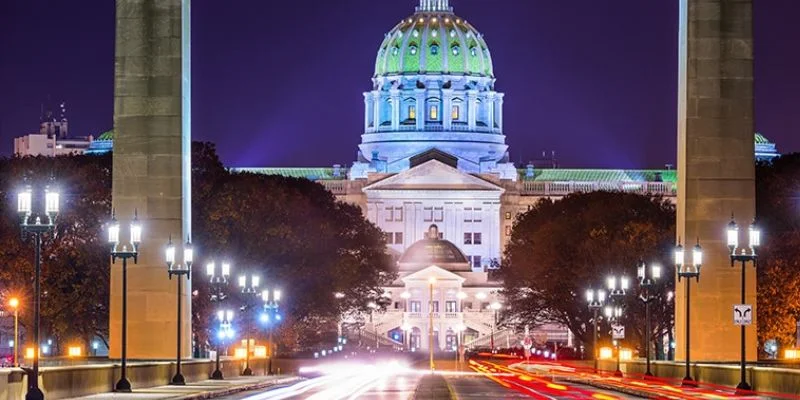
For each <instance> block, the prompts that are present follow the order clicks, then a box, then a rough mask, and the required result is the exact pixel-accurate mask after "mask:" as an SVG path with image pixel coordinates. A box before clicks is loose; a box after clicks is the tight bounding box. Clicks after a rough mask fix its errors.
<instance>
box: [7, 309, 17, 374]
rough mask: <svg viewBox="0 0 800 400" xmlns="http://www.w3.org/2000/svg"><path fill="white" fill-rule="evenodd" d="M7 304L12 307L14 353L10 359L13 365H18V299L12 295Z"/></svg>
mask: <svg viewBox="0 0 800 400" xmlns="http://www.w3.org/2000/svg"><path fill="white" fill-rule="evenodd" d="M8 305H9V306H10V307H11V308H13V309H14V348H13V349H12V350H13V351H14V354H13V355H12V357H11V358H12V360H13V363H12V364H11V365H13V366H14V367H19V351H18V350H17V349H18V348H19V299H18V298H16V297H12V298H11V299H9V300H8Z"/></svg>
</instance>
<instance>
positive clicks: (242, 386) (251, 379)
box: [65, 375, 300, 400]
mask: <svg viewBox="0 0 800 400" xmlns="http://www.w3.org/2000/svg"><path fill="white" fill-rule="evenodd" d="M298 380H300V378H298V377H295V376H287V375H281V376H247V377H241V376H237V377H233V378H230V379H227V378H226V379H225V380H221V381H216V380H211V379H209V380H205V381H201V382H192V383H187V384H186V386H170V385H166V386H156V387H151V388H143V389H134V391H133V393H113V392H112V393H101V394H95V395H92V396H85V397H73V398H70V399H65V400H116V399H122V400H140V399H141V400H165V399H170V400H197V399H213V398H215V397H221V396H227V395H230V394H234V393H239V392H244V391H247V390H255V389H263V388H267V387H270V386H276V385H284V384H291V383H293V382H296V381H298Z"/></svg>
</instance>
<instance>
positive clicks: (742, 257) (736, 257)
mask: <svg viewBox="0 0 800 400" xmlns="http://www.w3.org/2000/svg"><path fill="white" fill-rule="evenodd" d="M748 236H749V239H750V240H749V243H748V247H749V248H750V251H749V252H748V251H747V250H746V249H744V248H743V249H741V252H739V254H737V253H736V250H738V249H737V248H738V247H739V226H738V225H736V221H734V219H733V214H731V222H730V223H729V224H728V248H729V249H730V251H731V267H733V266H734V265H735V263H736V261H740V262H741V263H742V302H741V304H745V301H747V300H746V299H745V295H746V293H745V291H746V286H745V276H746V272H747V262H748V261H750V262H752V263H753V268H756V264H757V262H758V255H757V254H756V248H758V246H760V245H761V230H760V229H759V228H758V226H757V225H756V223H755V221H753V223H752V224H750V229H749V235H748ZM745 328H746V326H745V325H744V324H742V325H741V332H742V334H741V336H742V349H741V353H742V354H741V355H742V362H741V381H740V382H739V384H738V385H736V391H737V392H740V391H749V390H751V387H750V384H748V383H747V376H746V372H745V368H746V367H747V358H746V354H747V348H746V347H745Z"/></svg>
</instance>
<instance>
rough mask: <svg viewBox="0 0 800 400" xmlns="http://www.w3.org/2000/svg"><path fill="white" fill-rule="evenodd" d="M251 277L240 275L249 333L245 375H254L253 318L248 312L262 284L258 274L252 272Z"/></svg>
mask: <svg viewBox="0 0 800 400" xmlns="http://www.w3.org/2000/svg"><path fill="white" fill-rule="evenodd" d="M249 278H250V279H248V275H247V274H244V275H239V289H240V290H241V292H242V294H243V295H244V305H243V306H242V313H243V314H244V315H245V317H246V319H247V327H246V329H247V334H245V340H246V343H245V353H246V354H245V356H244V357H245V361H244V370H242V375H243V376H251V375H253V370H252V369H250V335H251V334H252V330H253V326H252V323H251V321H250V320H251V318H247V317H248V313H249V311H250V309H251V308H252V307H253V305H254V302H253V300H254V299H255V298H256V297H257V296H259V295H260V294H261V292H259V291H258V287H259V286H260V284H261V278H260V277H259V276H258V275H253V274H250V276H249Z"/></svg>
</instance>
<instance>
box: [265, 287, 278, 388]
mask: <svg viewBox="0 0 800 400" xmlns="http://www.w3.org/2000/svg"><path fill="white" fill-rule="evenodd" d="M270 294H271V296H270ZM281 294H282V293H281V291H280V290H279V289H273V290H272V291H271V292H270V291H269V289H267V290H264V291H263V292H261V300H262V301H264V314H263V315H262V320H263V322H264V323H266V324H267V345H268V346H269V347H267V349H269V351H268V352H267V357H269V359H268V361H267V371H266V372H267V374H268V375H272V359H273V358H274V355H275V351H274V349H275V347H274V346H273V344H272V330H273V328H274V324H277V323H278V321H280V320H281V315H280V314H278V307H279V303H280V301H281Z"/></svg>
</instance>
